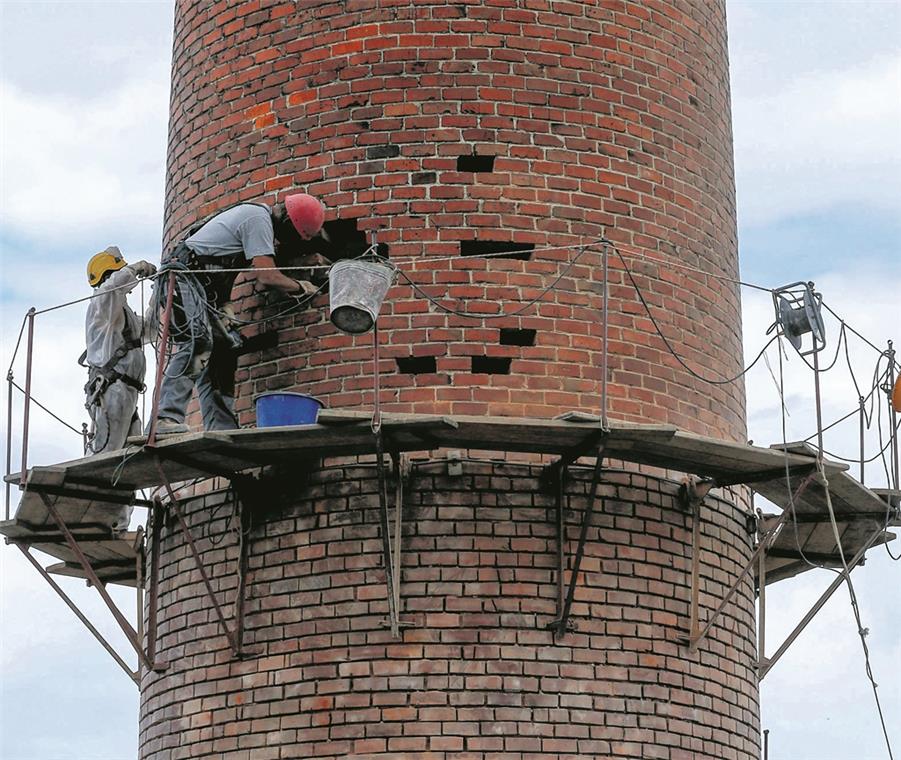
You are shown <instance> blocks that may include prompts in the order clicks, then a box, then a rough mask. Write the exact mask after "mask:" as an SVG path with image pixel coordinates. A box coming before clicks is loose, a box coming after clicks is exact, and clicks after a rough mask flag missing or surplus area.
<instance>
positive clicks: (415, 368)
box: [394, 356, 438, 375]
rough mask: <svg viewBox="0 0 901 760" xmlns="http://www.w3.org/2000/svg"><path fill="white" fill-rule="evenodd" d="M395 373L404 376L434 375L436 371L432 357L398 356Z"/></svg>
mask: <svg viewBox="0 0 901 760" xmlns="http://www.w3.org/2000/svg"><path fill="white" fill-rule="evenodd" d="M394 361H396V362H397V371H398V372H400V373H401V374H404V375H434V374H435V372H437V371H438V369H437V366H436V364H435V357H434V356H406V357H403V356H398V357H397V358H396V359H395V360H394Z"/></svg>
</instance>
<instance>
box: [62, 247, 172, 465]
mask: <svg viewBox="0 0 901 760" xmlns="http://www.w3.org/2000/svg"><path fill="white" fill-rule="evenodd" d="M155 273H156V267H154V266H153V264H150V263H148V262H146V261H139V262H137V263H136V264H128V263H127V262H126V261H125V259H124V258H123V256H122V254H121V253H120V251H119V249H118V248H117V247H116V246H110V247H109V248H107V249H106V250H103V251H101V252H100V253H98V254H95V255H94V256H92V257H91V259H90V261H89V262H88V284H89V285H90V286H91V287H92V288H94V291H95V294H94V296H93V297H92V298H91V300H90V301H88V311H87V316H86V318H85V342H86V344H87V350H86V351H85V353H84V354H83V355H82V358H81V359H80V360H79V364H82V365H83V366H86V367H87V368H88V383H87V385H85V394H86V401H85V406H86V408H87V410H88V413H89V414H90V416H91V423H92V425H91V427H92V436H91V439H90V442H89V444H88V452H87V453H93V454H100V453H101V452H104V451H115V450H117V449H121V448H123V447H124V445H125V439H126V438H127V437H128V436H129V435H132V434H134V435H139V434H140V432H141V423H140V420H139V418H138V413H137V404H138V393H139V392H140V391H141V390H142V389H143V387H144V371H145V368H146V365H145V360H144V350H143V348H142V346H143V343H144V342H145V338H146V333H147V329H146V327H145V324H146V321H145V320H144V319H143V318H142V317H139V316H138V315H137V314H136V313H135V312H134V311H133V310H132V308H131V307H130V306H129V305H128V301H127V299H126V296H127V295H128V293H129V292H130V291H132V290H133V289H134V288H135V286H136V285H137V284H138V282H139V279H140V278H145V277H152V276H153V275H154V274H155ZM85 360H86V361H85Z"/></svg>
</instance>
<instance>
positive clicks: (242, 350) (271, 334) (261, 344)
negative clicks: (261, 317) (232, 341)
mask: <svg viewBox="0 0 901 760" xmlns="http://www.w3.org/2000/svg"><path fill="white" fill-rule="evenodd" d="M277 345H278V330H269V331H268V332H264V333H260V334H259V335H251V336H250V337H249V338H245V339H244V342H243V343H241V345H240V346H239V347H238V348H236V349H235V354H237V355H238V356H243V355H244V354H252V353H254V352H256V351H265V350H267V349H269V348H275V347H276V346H277Z"/></svg>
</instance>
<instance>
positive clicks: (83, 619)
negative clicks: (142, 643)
mask: <svg viewBox="0 0 901 760" xmlns="http://www.w3.org/2000/svg"><path fill="white" fill-rule="evenodd" d="M13 543H15V545H16V546H17V547H18V548H19V551H21V552H22V554H24V555H25V559H27V560H28V561H29V562H30V563H31V564H32V566H33V567H34V569H35V570H37V571H38V572H39V573H40V574H41V577H43V579H44V580H45V581H47V583H49V584H50V588H52V589H53V590H54V591H55V592H56V593H57V596H59V598H60V599H62V600H63V601H64V602H65V603H66V606H67V607H68V608H69V609H70V610H72V612H73V613H75V617H77V618H78V619H79V620H80V621H81V622H82V623H84V626H85V628H87V629H88V630H89V631H90V632H91V634H93V636H94V638H95V639H97V641H99V642H100V645H101V646H102V647H103V648H104V649H105V650H106V651H107V652H108V653H109V656H110V657H112V658H113V659H114V660H115V661H116V662H117V663H118V664H119V667H120V668H122V670H124V671H125V672H126V673H128V677H129V678H131V680H132V681H134V682H135V683H136V684H140V679H139V678H138V677H137V675H136V674H135V672H134V671H133V670H132V669H131V668H130V667H129V666H128V663H127V662H125V660H123V659H122V657H121V656H120V655H119V653H118V652H117V651H116V650H115V649H113V647H112V645H111V644H110V643H109V642H108V641H107V640H106V639H105V638H103V634H101V633H100V631H98V630H97V629H96V628H95V627H94V626H93V625H92V623H91V621H90V620H88V619H87V618H86V617H85V615H84V613H83V612H82V611H81V610H80V609H78V607H77V606H76V605H75V603H74V602H73V601H72V600H71V599H70V598H69V597H68V595H67V594H66V592H65V591H63V590H62V589H61V588H60V587H59V586H58V585H57V583H56V581H55V580H53V578H51V577H50V573H48V572H47V570H46V569H44V567H43V566H42V565H41V564H40V563H39V562H38V561H37V560H36V559H35V558H34V557H32V556H31V553H30V552H29V551H28V549H26V548H25V547H24V546H22V544H20V543H19V542H18V541H14V542H13Z"/></svg>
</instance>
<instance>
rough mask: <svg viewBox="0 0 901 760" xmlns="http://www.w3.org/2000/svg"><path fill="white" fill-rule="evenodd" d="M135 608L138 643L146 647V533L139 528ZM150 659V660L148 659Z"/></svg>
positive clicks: (136, 541)
mask: <svg viewBox="0 0 901 760" xmlns="http://www.w3.org/2000/svg"><path fill="white" fill-rule="evenodd" d="M135 549H136V550H137V551H135V606H136V607H137V613H138V614H137V618H136V619H135V622H136V623H137V626H138V641H140V642H141V646H142V647H143V646H144V531H143V529H141V528H138V537H137V538H136V539H135ZM148 659H149V658H148ZM140 670H141V661H140V660H138V674H139V675H140Z"/></svg>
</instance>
